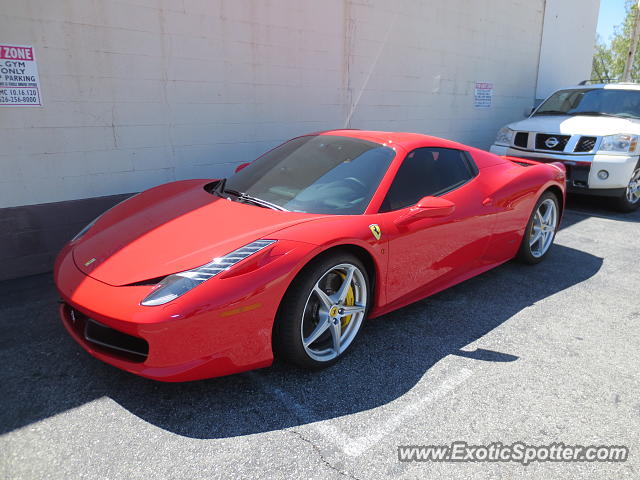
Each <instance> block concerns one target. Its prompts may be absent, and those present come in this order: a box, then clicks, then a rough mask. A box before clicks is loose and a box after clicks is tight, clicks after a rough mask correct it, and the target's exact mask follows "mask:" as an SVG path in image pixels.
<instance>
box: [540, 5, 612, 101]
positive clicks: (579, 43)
mask: <svg viewBox="0 0 640 480" xmlns="http://www.w3.org/2000/svg"><path fill="white" fill-rule="evenodd" d="M599 8H600V0H580V1H578V2H577V1H574V0H569V1H567V0H546V8H545V12H544V28H543V34H542V43H541V46H540V69H539V70H538V86H537V89H536V99H538V100H542V99H545V98H547V97H548V96H549V95H551V94H552V93H553V92H554V91H555V90H557V89H559V88H562V87H569V86H574V85H577V84H578V83H580V82H581V81H583V80H589V79H590V78H591V61H592V58H593V47H594V45H595V41H596V25H597V23H598V11H599Z"/></svg>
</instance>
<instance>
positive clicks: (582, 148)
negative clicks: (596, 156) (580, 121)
mask: <svg viewBox="0 0 640 480" xmlns="http://www.w3.org/2000/svg"><path fill="white" fill-rule="evenodd" d="M595 146H596V137H580V140H578V144H577V145H576V148H574V149H573V151H574V152H576V153H580V152H590V151H591V150H593V148H594V147H595Z"/></svg>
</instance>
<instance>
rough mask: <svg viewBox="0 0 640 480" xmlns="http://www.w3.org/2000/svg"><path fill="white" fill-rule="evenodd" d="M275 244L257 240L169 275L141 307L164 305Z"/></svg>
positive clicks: (270, 241) (269, 241)
mask: <svg viewBox="0 0 640 480" xmlns="http://www.w3.org/2000/svg"><path fill="white" fill-rule="evenodd" d="M275 242H276V241H275V240H256V241H255V242H252V243H250V244H248V245H245V246H244V247H240V248H239V249H237V250H234V251H233V252H231V253H228V254H226V255H225V256H224V257H220V258H214V259H213V260H212V261H211V262H209V263H207V264H205V265H202V266H201V267H197V268H194V269H193V270H187V271H185V272H180V273H174V274H173V275H169V276H168V277H165V278H164V279H163V280H162V281H161V282H160V283H158V284H157V285H156V287H155V289H154V290H153V291H152V292H151V293H150V294H149V295H147V296H146V297H145V299H144V300H142V302H140V305H145V306H148V307H150V306H154V305H164V304H165V303H168V302H170V301H171V300H173V299H175V298H178V297H179V296H181V295H184V294H185V293H187V292H188V291H189V290H191V289H192V288H195V287H197V286H198V285H200V284H201V283H203V282H206V281H207V280H209V279H210V278H211V277H215V276H216V275H218V274H219V273H221V272H224V271H225V270H228V269H230V268H231V267H233V266H234V265H235V264H236V263H238V262H241V261H242V260H244V259H245V258H247V257H249V256H251V255H253V254H254V253H256V252H258V251H260V250H262V249H263V248H265V247H268V246H269V245H271V244H272V243H275Z"/></svg>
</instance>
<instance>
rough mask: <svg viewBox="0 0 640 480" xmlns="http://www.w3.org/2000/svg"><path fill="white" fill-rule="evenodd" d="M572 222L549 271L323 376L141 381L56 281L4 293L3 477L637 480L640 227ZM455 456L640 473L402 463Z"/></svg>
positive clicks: (418, 308)
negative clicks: (466, 447)
mask: <svg viewBox="0 0 640 480" xmlns="http://www.w3.org/2000/svg"><path fill="white" fill-rule="evenodd" d="M569 207H570V208H569V210H568V211H567V212H566V214H565V219H564V222H563V227H562V230H561V231H560V232H559V233H558V235H557V238H556V245H555V247H554V248H553V250H552V252H551V254H550V256H549V258H548V259H547V260H546V261H545V262H544V263H542V264H540V265H537V266H533V267H530V266H523V265H520V264H518V263H515V262H509V263H507V264H505V265H503V266H501V267H499V268H497V269H495V270H493V271H490V272H488V273H486V274H483V275H481V276H479V277H476V278H474V279H471V280H469V281H466V282H464V283H462V284H460V285H458V286H456V287H454V288H452V289H449V290H447V291H445V292H442V293H440V294H438V295H435V296H433V297H431V298H429V299H426V300H423V301H421V302H418V303H415V304H413V305H410V306H408V307H406V308H404V309H402V310H399V311H397V312H394V313H391V314H388V315H385V316H384V317H381V318H378V319H375V320H371V321H370V322H369V323H368V325H367V326H366V328H365V330H364V331H363V332H362V334H361V336H360V338H359V339H358V342H357V343H356V344H355V345H354V348H353V351H352V352H351V353H350V354H349V355H347V356H346V357H345V358H344V359H343V361H341V362H340V363H338V364H337V365H335V366H333V367H331V368H329V369H327V370H323V371H320V372H305V371H301V370H299V369H296V368H294V367H290V366H288V365H282V364H276V365H275V366H273V367H271V368H267V369H263V370H260V371H255V372H249V373H246V374H241V375H235V376H230V377H225V378H219V379H211V380H205V381H200V382H192V383H184V384H165V383H158V382H154V381H150V380H145V379H142V378H138V377H135V376H133V375H130V374H127V373H125V372H121V371H119V370H117V369H115V368H113V367H110V366H108V365H105V364H103V363H101V362H100V361H98V360H95V359H93V358H92V357H90V356H89V355H88V354H86V353H85V352H84V351H83V350H82V349H81V348H80V347H79V346H78V345H76V344H75V343H74V342H73V341H72V340H71V338H70V337H69V336H68V335H67V334H66V332H65V331H64V329H63V327H62V325H61V324H60V322H59V319H58V315H57V304H56V301H57V294H56V292H55V288H54V286H53V282H52V280H51V275H50V274H45V275H39V276H35V277H29V278H23V279H19V280H14V281H7V282H3V283H0V325H1V328H2V334H1V335H0V385H1V387H0V389H1V393H0V406H1V408H0V478H3V479H31V478H33V479H42V478H48V479H69V478H96V479H110V478H113V479H115V478H118V479H120V478H128V479H138V478H139V479H148V478H192V479H200V478H202V479H214V478H265V479H277V478H290V477H298V478H318V479H325V478H342V477H344V478H356V479H368V478H371V479H374V478H375V479H377V478H386V477H392V478H469V479H484V478H487V479H489V478H541V479H551V478H562V479H570V478H576V479H578V478H580V479H581V478H603V479H605V478H606V479H609V478H616V479H622V478H630V479H631V478H636V479H637V478H640V448H639V445H640V396H639V395H638V392H640V376H639V374H638V367H639V365H640V333H639V332H640V329H639V325H640V293H639V292H640V268H639V265H640V263H639V260H640V212H636V213H633V214H628V215H621V214H616V213H615V212H611V211H609V210H606V209H603V208H600V207H599V206H598V202H597V201H595V200H579V199H578V200H572V201H571V202H570V205H569ZM454 441H465V442H467V443H469V444H490V443H492V442H501V443H502V444H510V443H513V442H516V441H522V442H525V443H528V444H533V445H544V444H551V443H554V442H563V443H564V444H567V445H569V444H577V445H589V444H595V445H626V446H627V447H629V449H630V457H629V459H628V461H626V462H622V463H598V462H583V463H557V462H534V463H533V464H531V465H528V466H523V465H521V464H519V463H513V462H510V463H496V462H484V463H465V462H459V463H451V462H418V463H407V462H400V461H398V446H400V445H440V444H443V445H447V444H450V443H451V442H454Z"/></svg>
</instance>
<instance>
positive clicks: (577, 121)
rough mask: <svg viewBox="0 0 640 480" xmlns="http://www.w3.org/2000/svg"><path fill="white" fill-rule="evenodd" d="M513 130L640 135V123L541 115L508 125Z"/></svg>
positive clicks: (578, 116)
mask: <svg viewBox="0 0 640 480" xmlns="http://www.w3.org/2000/svg"><path fill="white" fill-rule="evenodd" d="M507 126H508V127H509V128H510V129H512V130H518V131H525V132H540V133H560V134H565V135H574V134H579V135H594V136H601V135H615V134H617V133H634V134H640V122H639V121H638V120H631V119H627V118H615V117H597V116H590V115H582V116H581V115H575V116H566V115H557V116H556V115H540V116H533V117H529V118H527V119H525V120H521V121H519V122H514V123H510V124H509V125H507Z"/></svg>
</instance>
